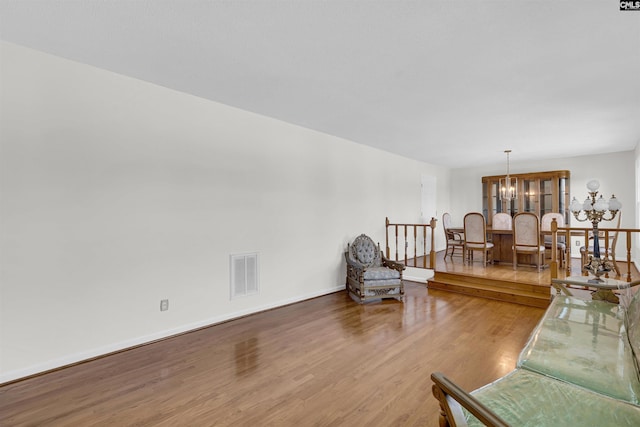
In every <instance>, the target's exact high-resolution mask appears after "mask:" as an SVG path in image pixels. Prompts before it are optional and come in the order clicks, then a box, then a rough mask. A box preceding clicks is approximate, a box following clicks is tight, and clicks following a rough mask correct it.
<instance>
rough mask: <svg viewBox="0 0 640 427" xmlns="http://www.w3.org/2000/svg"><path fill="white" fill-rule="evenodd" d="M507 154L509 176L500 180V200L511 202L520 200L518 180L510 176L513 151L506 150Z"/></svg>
mask: <svg viewBox="0 0 640 427" xmlns="http://www.w3.org/2000/svg"><path fill="white" fill-rule="evenodd" d="M504 152H505V153H506V154H507V176H505V177H504V178H501V179H500V199H502V200H504V201H507V202H510V201H512V200H515V199H517V198H518V178H516V177H512V176H511V175H510V174H509V154H510V153H511V150H504Z"/></svg>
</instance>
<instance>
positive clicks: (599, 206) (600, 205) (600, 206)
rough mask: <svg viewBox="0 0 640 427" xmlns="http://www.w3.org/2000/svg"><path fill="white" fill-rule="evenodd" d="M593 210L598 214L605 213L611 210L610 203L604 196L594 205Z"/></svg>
mask: <svg viewBox="0 0 640 427" xmlns="http://www.w3.org/2000/svg"><path fill="white" fill-rule="evenodd" d="M593 208H594V209H595V210H597V211H598V212H604V211H606V210H608V209H609V202H607V201H606V200H605V199H604V197H602V195H600V197H599V198H598V200H596V202H595V203H594V204H593Z"/></svg>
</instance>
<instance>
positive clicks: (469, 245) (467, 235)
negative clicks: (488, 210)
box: [464, 212, 493, 267]
mask: <svg viewBox="0 0 640 427" xmlns="http://www.w3.org/2000/svg"><path fill="white" fill-rule="evenodd" d="M475 251H481V252H482V265H483V266H485V267H486V266H487V263H488V262H489V259H490V260H491V262H493V243H491V242H488V241H487V224H486V223H485V221H484V215H482V214H481V213H480V212H470V213H468V214H466V215H465V216H464V252H465V260H468V261H469V262H470V263H471V262H473V252H475Z"/></svg>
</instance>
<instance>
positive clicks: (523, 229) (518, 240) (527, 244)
mask: <svg viewBox="0 0 640 427" xmlns="http://www.w3.org/2000/svg"><path fill="white" fill-rule="evenodd" d="M544 251H545V247H544V244H543V242H542V239H541V238H540V221H539V220H538V215H536V214H534V213H532V212H520V213H517V214H516V215H515V216H514V217H513V269H514V270H516V269H517V268H518V254H527V255H531V256H535V257H536V258H537V263H536V264H537V266H538V271H541V270H542V266H543V264H544Z"/></svg>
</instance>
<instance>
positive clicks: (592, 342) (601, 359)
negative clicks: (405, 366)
mask: <svg viewBox="0 0 640 427" xmlns="http://www.w3.org/2000/svg"><path fill="white" fill-rule="evenodd" d="M625 296H626V298H624V299H622V301H621V303H620V304H613V303H610V302H607V301H592V300H584V299H581V298H577V297H574V296H568V295H556V296H555V297H554V299H553V301H552V302H551V304H550V305H549V307H548V308H547V310H546V312H545V314H544V315H543V317H542V319H541V320H540V322H539V323H538V325H537V326H536V328H535V329H534V330H533V332H532V333H531V336H530V337H529V340H528V341H527V343H526V345H525V347H524V348H523V350H522V351H521V353H520V356H519V358H518V361H517V363H516V367H515V369H514V370H513V371H512V372H510V373H509V374H507V375H505V376H504V377H502V378H499V379H498V380H496V381H494V382H492V383H490V384H487V385H485V386H483V387H481V388H479V389H477V390H475V391H472V392H471V393H467V392H466V391H464V390H462V389H461V388H460V387H459V386H457V385H456V384H455V383H454V382H453V381H452V380H450V379H449V378H447V377H446V376H444V375H443V374H442V373H439V372H435V373H433V374H432V376H431V378H432V380H433V382H434V385H433V394H434V396H435V397H436V398H437V399H438V401H439V402H440V407H441V413H440V417H441V419H440V425H441V426H467V425H468V426H476V425H488V426H509V425H512V426H536V427H539V426H609V425H611V426H640V371H639V369H638V367H639V365H640V292H636V293H635V295H631V293H630V292H629V294H627V295H625Z"/></svg>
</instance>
